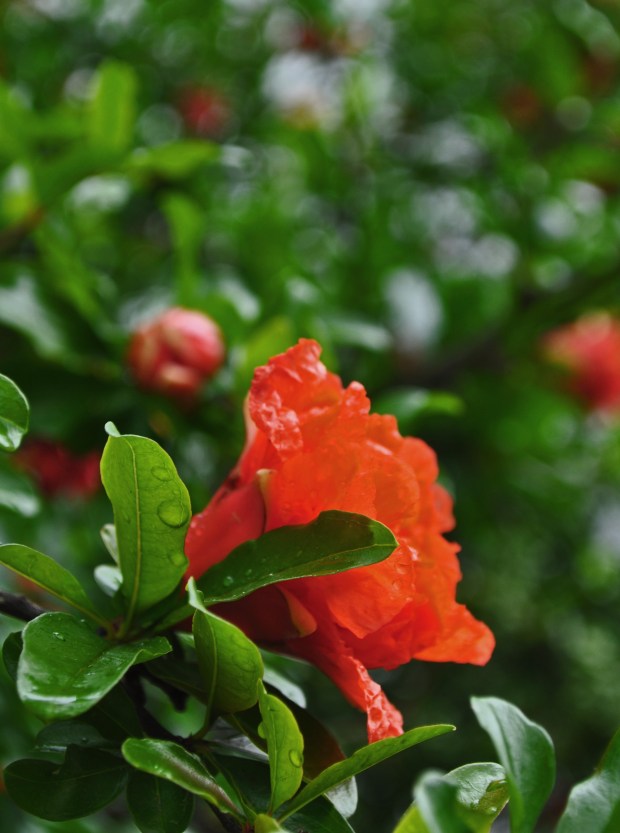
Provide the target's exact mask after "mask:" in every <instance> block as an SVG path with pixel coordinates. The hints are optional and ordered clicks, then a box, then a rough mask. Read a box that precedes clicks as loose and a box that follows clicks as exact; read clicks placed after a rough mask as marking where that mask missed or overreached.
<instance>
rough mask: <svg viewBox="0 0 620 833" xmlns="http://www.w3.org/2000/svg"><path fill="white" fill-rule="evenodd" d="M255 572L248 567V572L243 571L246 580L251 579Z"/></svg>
mask: <svg viewBox="0 0 620 833" xmlns="http://www.w3.org/2000/svg"><path fill="white" fill-rule="evenodd" d="M253 572H254V570H253V569H252V568H251V567H248V568H247V570H244V571H243V575H244V576H245V577H246V578H250V576H251V575H252V573H253Z"/></svg>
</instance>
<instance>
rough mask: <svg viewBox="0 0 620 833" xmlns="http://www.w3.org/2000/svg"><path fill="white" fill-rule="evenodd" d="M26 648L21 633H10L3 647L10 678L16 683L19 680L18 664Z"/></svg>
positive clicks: (5, 664)
mask: <svg viewBox="0 0 620 833" xmlns="http://www.w3.org/2000/svg"><path fill="white" fill-rule="evenodd" d="M23 647H24V640H23V638H22V632H21V631H15V632H14V633H10V634H9V635H8V636H7V638H6V639H5V640H4V643H3V645H2V661H3V662H4V667H5V668H6V670H7V674H8V675H9V677H10V678H11V679H12V680H13V681H14V682H15V680H16V679H17V664H18V662H19V657H20V654H21V652H22V648H23Z"/></svg>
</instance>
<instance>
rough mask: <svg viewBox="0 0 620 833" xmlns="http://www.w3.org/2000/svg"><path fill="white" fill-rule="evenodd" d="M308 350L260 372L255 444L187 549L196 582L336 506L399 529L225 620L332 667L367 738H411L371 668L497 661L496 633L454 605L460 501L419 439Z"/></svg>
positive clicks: (306, 345)
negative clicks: (230, 558)
mask: <svg viewBox="0 0 620 833" xmlns="http://www.w3.org/2000/svg"><path fill="white" fill-rule="evenodd" d="M319 355H320V347H319V345H318V344H316V342H314V341H306V340H304V341H300V342H299V344H297V345H296V346H295V347H293V348H291V349H290V350H288V351H287V352H286V353H284V354H283V355H280V356H276V357H275V358H273V359H271V360H270V362H269V363H268V364H267V365H266V366H265V367H260V368H258V370H257V371H256V372H255V374H254V381H253V382H252V387H251V390H250V395H249V402H248V417H249V418H248V436H247V442H246V447H245V449H244V451H243V454H242V456H241V459H240V460H239V463H238V464H237V466H236V468H235V469H234V471H233V472H232V473H231V475H230V476H229V477H228V479H227V481H226V482H225V483H224V485H223V486H222V487H221V488H220V489H219V491H218V492H217V494H216V495H215V496H214V498H213V500H212V501H211V503H210V504H209V505H208V506H207V508H206V509H205V510H204V511H203V512H201V513H200V514H199V515H196V516H195V517H194V518H193V520H192V523H191V526H190V530H189V533H188V536H187V541H186V552H187V555H188V557H189V560H190V569H189V573H190V574H191V575H194V576H200V575H201V574H202V573H203V572H204V571H205V570H206V569H207V568H208V567H210V566H211V565H212V564H215V563H217V562H219V561H221V560H222V559H223V558H225V557H226V555H227V554H228V553H229V552H230V551H231V549H232V548H233V547H235V546H237V545H238V544H240V543H242V542H243V541H245V540H248V539H250V538H256V537H257V536H259V535H260V534H261V533H262V532H264V531H267V530H270V529H274V528H276V527H279V526H283V525H285V524H303V523H308V522H309V521H311V520H313V519H314V518H316V516H317V515H318V514H319V512H322V511H323V510H326V509H340V510H346V511H350V512H359V513H362V514H365V515H368V516H370V517H372V518H376V519H377V520H379V521H381V522H382V523H384V524H386V525H387V526H389V527H390V529H391V530H392V531H393V532H394V534H395V536H396V537H397V539H398V542H399V546H398V548H397V549H396V550H395V552H394V553H393V554H392V555H391V556H390V557H389V558H388V559H387V560H385V561H383V562H381V563H379V564H375V565H371V566H369V567H362V568H358V569H355V570H352V571H348V572H345V573H340V574H337V575H329V576H321V577H313V578H304V579H296V580H294V581H288V582H283V583H281V584H277V585H273V586H270V587H267V588H262V589H261V590H258V591H257V592H255V593H253V594H251V595H250V596H248V597H247V598H245V599H241V600H239V601H237V602H232V603H228V604H223V605H220V606H219V612H220V613H221V614H223V615H224V616H226V617H227V618H229V619H231V620H232V621H234V622H235V623H237V624H238V625H239V626H240V627H242V628H243V630H245V632H246V633H247V634H248V635H249V636H251V637H252V638H254V639H256V640H257V641H259V642H262V643H263V644H265V645H268V646H270V647H274V648H276V649H279V650H282V651H283V652H286V653H290V654H293V655H295V656H298V657H302V658H305V659H307V660H309V661H310V662H312V663H314V664H315V665H317V666H318V667H319V668H320V669H322V670H323V671H324V672H325V673H326V674H327V675H328V676H329V677H331V679H332V680H333V681H334V682H335V683H336V684H337V685H338V686H339V688H340V689H341V690H342V692H343V693H344V694H345V696H346V697H347V698H348V699H349V700H350V702H351V703H353V704H354V705H355V706H358V707H359V708H361V709H362V710H365V711H366V712H367V715H368V736H369V739H370V740H371V741H374V740H378V739H380V738H384V737H389V736H393V735H398V734H400V733H401V732H402V717H401V715H400V713H399V712H398V711H397V710H396V709H395V708H394V706H392V704H391V703H390V702H389V701H388V700H387V698H386V697H385V695H384V693H383V692H382V690H381V688H380V686H379V685H378V684H377V683H375V682H374V681H373V680H372V679H371V677H370V675H369V674H368V671H367V668H379V667H382V668H396V667H397V666H399V665H401V664H403V663H405V662H408V661H409V660H411V659H422V660H435V661H439V662H444V661H454V662H471V663H475V664H478V665H482V664H484V663H486V662H487V660H488V659H489V657H490V655H491V652H492V650H493V646H494V638H493V635H492V634H491V632H490V631H489V629H488V628H487V627H486V625H483V624H482V623H481V622H478V621H477V620H476V619H474V618H473V616H472V615H471V614H470V613H469V612H468V611H467V609H466V608H465V607H464V606H463V605H459V604H457V603H456V601H455V590H456V584H457V582H458V581H459V579H460V577H461V573H460V570H459V564H458V561H457V558H456V553H457V551H458V549H459V547H458V545H456V544H452V543H449V542H448V541H446V540H445V538H444V537H443V536H442V532H445V531H446V530H448V529H451V528H452V526H453V518H452V513H451V499H450V497H449V496H448V494H447V493H446V492H445V490H444V489H443V488H442V487H441V486H438V485H437V484H436V483H435V480H436V478H437V464H436V461H435V455H434V453H433V452H432V451H431V449H430V448H429V447H428V446H427V445H426V444H425V443H423V442H422V441H421V440H418V439H413V438H411V437H401V436H400V434H399V433H398V429H397V426H396V420H395V419H394V417H391V416H380V415H378V414H369V413H368V412H369V407H370V403H369V401H368V398H367V396H366V393H365V391H364V388H363V387H362V386H361V385H360V384H359V383H357V382H353V383H352V384H351V385H349V387H348V388H343V386H342V382H341V381H340V379H339V378H338V376H335V375H334V374H333V373H329V372H328V371H327V370H326V368H325V367H324V365H323V364H322V363H321V362H320V361H319Z"/></svg>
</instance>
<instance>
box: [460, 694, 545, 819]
mask: <svg viewBox="0 0 620 833" xmlns="http://www.w3.org/2000/svg"><path fill="white" fill-rule="evenodd" d="M471 704H472V708H473V710H474V713H475V715H476V718H477V720H478V723H479V724H480V725H481V726H482V728H483V729H484V730H485V731H486V732H488V734H489V735H490V737H491V740H492V741H493V745H494V746H495V750H496V752H497V754H498V756H499V760H500V763H501V764H502V766H503V767H504V770H505V773H506V779H507V782H508V791H509V794H510V824H511V831H512V833H531V831H533V830H534V827H535V825H536V820H537V819H538V816H539V815H540V811H541V810H542V808H543V807H544V805H545V802H546V801H547V798H548V797H549V794H550V793H551V790H552V789H553V784H554V782H555V753H554V750H553V743H552V741H551V738H550V737H549V735H548V734H547V732H546V731H545V730H544V729H543V728H542V727H541V726H539V725H538V724H536V723H533V722H532V721H531V720H529V719H528V718H527V717H526V716H525V715H524V714H523V713H522V712H521V711H520V710H519V709H518V708H517V707H516V706H513V705H512V704H511V703H507V702H506V701H505V700H500V699H498V698H496V697H472V700H471Z"/></svg>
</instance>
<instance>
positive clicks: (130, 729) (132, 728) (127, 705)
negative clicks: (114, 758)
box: [80, 685, 144, 744]
mask: <svg viewBox="0 0 620 833" xmlns="http://www.w3.org/2000/svg"><path fill="white" fill-rule="evenodd" d="M80 720H83V721H84V722H85V723H88V724H89V725H90V726H92V727H94V728H95V729H96V730H97V731H98V732H99V733H100V734H101V736H102V737H104V738H106V739H108V740H110V741H114V742H116V743H117V744H118V743H119V742H121V741H124V740H125V739H126V738H128V737H137V738H140V737H142V736H143V734H144V732H143V731H142V726H141V724H140V719H139V718H138V714H137V712H136V709H135V706H134V703H133V701H132V699H131V698H130V697H129V695H128V694H127V692H126V691H125V688H124V687H123V686H122V685H117V686H115V687H114V688H113V689H112V691H110V692H109V693H108V694H106V696H105V697H104V698H103V700H100V701H99V702H98V703H97V705H96V706H93V708H92V709H89V710H88V711H87V712H85V713H84V714H83V715H81V717H80Z"/></svg>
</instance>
